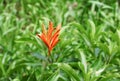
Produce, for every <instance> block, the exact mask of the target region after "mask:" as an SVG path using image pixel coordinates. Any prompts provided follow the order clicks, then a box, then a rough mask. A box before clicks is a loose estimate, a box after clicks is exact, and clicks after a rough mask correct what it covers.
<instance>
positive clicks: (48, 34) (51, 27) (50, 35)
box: [47, 22, 54, 43]
mask: <svg viewBox="0 0 120 81" xmlns="http://www.w3.org/2000/svg"><path fill="white" fill-rule="evenodd" d="M53 30H54V28H53V23H52V22H49V28H48V33H47V39H48V42H49V43H50V40H51V37H52V32H53Z"/></svg>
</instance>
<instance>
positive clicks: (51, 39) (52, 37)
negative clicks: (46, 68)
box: [37, 22, 61, 55]
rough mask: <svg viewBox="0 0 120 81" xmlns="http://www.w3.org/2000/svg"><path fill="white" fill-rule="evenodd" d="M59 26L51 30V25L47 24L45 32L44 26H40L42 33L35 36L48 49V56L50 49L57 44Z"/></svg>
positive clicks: (50, 23)
mask: <svg viewBox="0 0 120 81" xmlns="http://www.w3.org/2000/svg"><path fill="white" fill-rule="evenodd" d="M60 28H61V25H58V26H57V27H56V28H53V23H52V22H49V27H48V30H46V28H45V26H44V24H43V25H42V33H41V34H37V36H38V37H39V38H41V39H42V41H43V42H44V43H45V45H46V46H47V48H48V55H50V53H51V51H52V49H53V48H54V47H55V45H56V44H57V43H58V42H59V38H58V36H59V33H60Z"/></svg>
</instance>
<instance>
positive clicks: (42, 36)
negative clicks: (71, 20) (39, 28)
mask: <svg viewBox="0 0 120 81" xmlns="http://www.w3.org/2000/svg"><path fill="white" fill-rule="evenodd" d="M38 37H39V38H41V39H42V41H43V42H44V43H45V45H46V46H47V47H48V48H49V44H48V42H47V40H46V38H45V36H44V34H43V33H42V34H41V35H39V34H38Z"/></svg>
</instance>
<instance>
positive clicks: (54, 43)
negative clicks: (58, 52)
mask: <svg viewBox="0 0 120 81" xmlns="http://www.w3.org/2000/svg"><path fill="white" fill-rule="evenodd" d="M58 42H59V39H58V38H56V39H55V40H54V42H53V43H52V45H51V50H52V49H53V48H54V46H55V45H56V44H57V43H58Z"/></svg>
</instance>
